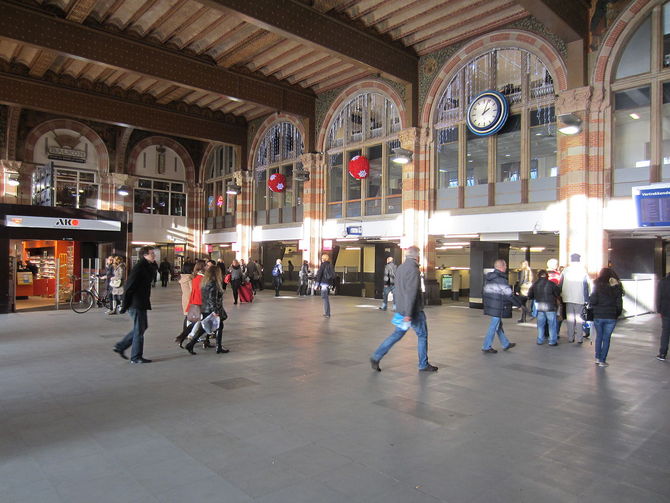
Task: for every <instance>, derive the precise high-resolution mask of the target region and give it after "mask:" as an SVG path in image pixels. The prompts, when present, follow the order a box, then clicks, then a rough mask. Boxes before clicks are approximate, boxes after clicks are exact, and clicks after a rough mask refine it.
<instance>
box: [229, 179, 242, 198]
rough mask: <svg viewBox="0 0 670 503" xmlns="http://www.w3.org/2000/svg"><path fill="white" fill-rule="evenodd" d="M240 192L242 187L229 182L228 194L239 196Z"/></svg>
mask: <svg viewBox="0 0 670 503" xmlns="http://www.w3.org/2000/svg"><path fill="white" fill-rule="evenodd" d="M240 192H242V187H240V186H239V185H237V184H236V183H234V182H231V183H229V184H228V186H227V187H226V194H230V195H231V196H237V195H239V194H240Z"/></svg>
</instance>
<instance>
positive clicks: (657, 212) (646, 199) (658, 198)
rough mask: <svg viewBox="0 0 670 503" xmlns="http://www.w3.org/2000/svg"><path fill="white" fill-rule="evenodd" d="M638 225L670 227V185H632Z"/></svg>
mask: <svg viewBox="0 0 670 503" xmlns="http://www.w3.org/2000/svg"><path fill="white" fill-rule="evenodd" d="M633 198H634V199H635V206H636V208H637V222H638V226H639V227H670V186H667V184H666V185H665V186H658V187H653V186H647V187H645V188H642V187H633Z"/></svg>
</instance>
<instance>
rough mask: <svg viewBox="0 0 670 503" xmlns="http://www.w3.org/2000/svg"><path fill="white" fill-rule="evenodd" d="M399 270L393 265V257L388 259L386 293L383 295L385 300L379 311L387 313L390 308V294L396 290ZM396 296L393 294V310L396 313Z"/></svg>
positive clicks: (385, 272) (385, 280)
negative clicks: (396, 275) (397, 271)
mask: <svg viewBox="0 0 670 503" xmlns="http://www.w3.org/2000/svg"><path fill="white" fill-rule="evenodd" d="M397 269H398V266H396V265H395V264H394V263H393V257H388V258H387V259H386V266H385V267H384V293H382V296H383V300H382V305H381V307H380V308H379V309H381V310H382V311H386V309H387V308H388V299H389V294H390V293H393V291H394V290H395V272H396V270H397ZM395 305H396V304H395V294H393V310H394V311H395Z"/></svg>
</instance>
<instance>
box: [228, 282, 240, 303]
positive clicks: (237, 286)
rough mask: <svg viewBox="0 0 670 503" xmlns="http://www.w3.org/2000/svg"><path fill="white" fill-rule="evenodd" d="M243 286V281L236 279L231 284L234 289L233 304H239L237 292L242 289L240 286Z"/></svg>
mask: <svg viewBox="0 0 670 503" xmlns="http://www.w3.org/2000/svg"><path fill="white" fill-rule="evenodd" d="M241 285H242V280H241V279H234V280H232V281H231V282H230V286H231V287H232V288H233V301H234V302H233V303H234V304H237V291H238V290H239V289H240V286H241Z"/></svg>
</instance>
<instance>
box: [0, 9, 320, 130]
mask: <svg viewBox="0 0 670 503" xmlns="http://www.w3.org/2000/svg"><path fill="white" fill-rule="evenodd" d="M0 10H2V13H3V15H2V16H0V36H3V37H6V38H9V39H12V40H15V41H18V42H22V43H25V44H28V45H31V46H34V47H39V48H42V49H46V50H50V51H53V52H57V53H61V54H64V55H68V56H71V57H75V58H78V59H85V60H88V61H94V62H99V63H101V64H104V65H109V66H112V67H114V68H119V69H124V70H127V71H131V72H135V73H138V74H140V75H144V76H147V77H151V78H156V79H161V80H166V81H169V82H174V83H175V84H178V85H180V86H183V87H186V88H189V89H191V90H198V89H199V90H205V91H210V92H213V93H217V94H221V95H224V96H229V97H234V98H237V99H240V100H244V101H248V102H250V103H256V104H258V105H263V106H267V107H268V108H270V109H272V110H276V111H282V112H286V113H290V114H294V115H298V116H301V117H308V118H311V117H313V116H314V106H315V97H314V94H313V93H311V92H309V91H302V90H298V89H295V88H292V87H290V86H288V85H283V84H280V83H274V82H268V81H266V80H264V79H262V78H259V77H257V76H253V75H246V74H243V73H239V72H235V71H231V70H226V69H224V68H221V67H217V66H216V65H214V64H208V63H206V62H203V61H201V60H198V59H196V58H193V57H190V56H187V55H184V54H181V53H179V52H178V51H174V50H170V49H167V48H162V47H156V46H154V45H151V44H148V43H144V42H142V41H138V40H133V39H129V38H127V37H125V36H123V35H117V34H113V33H108V32H105V31H102V30H97V29H93V28H90V27H87V26H83V25H81V24H78V23H72V22H70V21H67V20H65V19H61V18H58V17H55V16H53V15H50V14H47V13H44V12H42V11H38V10H34V9H30V8H24V7H21V6H18V5H16V4H14V3H12V2H8V1H7V0H0Z"/></svg>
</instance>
